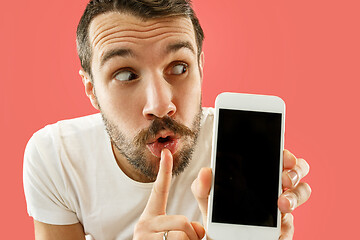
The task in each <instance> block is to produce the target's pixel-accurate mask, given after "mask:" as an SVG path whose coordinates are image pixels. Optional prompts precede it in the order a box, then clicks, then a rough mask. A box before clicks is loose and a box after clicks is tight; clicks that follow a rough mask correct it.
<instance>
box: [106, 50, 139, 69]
mask: <svg viewBox="0 0 360 240" xmlns="http://www.w3.org/2000/svg"><path fill="white" fill-rule="evenodd" d="M134 56H135V54H134V52H133V51H132V50H131V49H127V48H120V49H111V50H109V51H107V52H105V53H104V54H103V56H102V57H101V60H100V66H101V67H102V66H104V64H105V63H106V62H107V61H108V60H110V59H111V58H113V57H134Z"/></svg>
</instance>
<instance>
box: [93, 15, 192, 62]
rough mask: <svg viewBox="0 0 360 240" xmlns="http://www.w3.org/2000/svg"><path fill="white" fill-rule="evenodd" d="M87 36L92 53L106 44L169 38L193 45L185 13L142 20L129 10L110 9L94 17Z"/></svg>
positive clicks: (135, 45) (101, 50)
mask: <svg viewBox="0 0 360 240" xmlns="http://www.w3.org/2000/svg"><path fill="white" fill-rule="evenodd" d="M89 40H90V45H91V47H92V49H93V54H94V55H98V56H99V55H100V56H101V55H102V54H103V53H104V52H105V51H106V50H107V49H109V48H119V47H124V46H126V47H130V48H141V47H144V46H148V45H158V46H159V45H160V47H161V46H162V45H163V44H166V42H171V41H186V42H190V43H191V44H192V45H193V47H194V49H196V40H195V33H194V28H193V25H192V22H191V20H190V19H189V18H186V17H166V18H154V19H148V20H143V19H141V18H138V17H136V16H134V15H131V14H125V13H118V12H110V13H106V14H102V15H99V16H97V17H96V18H94V20H93V21H92V22H91V24H90V27H89Z"/></svg>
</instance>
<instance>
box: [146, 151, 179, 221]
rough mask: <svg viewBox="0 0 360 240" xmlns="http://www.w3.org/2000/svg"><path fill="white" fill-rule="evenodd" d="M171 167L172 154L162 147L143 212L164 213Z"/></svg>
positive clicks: (153, 214)
mask: <svg viewBox="0 0 360 240" xmlns="http://www.w3.org/2000/svg"><path fill="white" fill-rule="evenodd" d="M172 167H173V157H172V154H171V152H170V150H168V149H166V148H164V149H163V150H162V152H161V159H160V166H159V171H158V175H157V178H156V181H155V182H154V185H153V188H152V191H151V194H150V198H149V200H148V202H147V205H146V207H145V210H144V214H148V215H151V216H156V215H164V214H165V213H166V203H167V198H168V195H169V190H170V184H171V178H172Z"/></svg>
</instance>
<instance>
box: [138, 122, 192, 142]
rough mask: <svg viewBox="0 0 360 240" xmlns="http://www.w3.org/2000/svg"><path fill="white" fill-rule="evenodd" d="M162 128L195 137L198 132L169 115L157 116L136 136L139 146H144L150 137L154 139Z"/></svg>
mask: <svg viewBox="0 0 360 240" xmlns="http://www.w3.org/2000/svg"><path fill="white" fill-rule="evenodd" d="M161 130H170V131H172V132H173V133H174V134H176V135H180V136H190V137H195V136H196V132H195V131H193V130H191V129H190V128H189V127H187V126H185V125H184V124H181V123H179V122H177V121H175V120H174V119H172V118H171V117H169V116H165V117H163V118H155V119H154V120H153V121H152V122H151V124H150V126H149V127H147V128H145V129H143V130H141V131H140V132H139V133H138V134H137V135H136V136H135V138H134V143H135V145H137V146H143V145H145V143H146V142H147V141H148V140H149V139H153V138H155V137H156V135H157V134H158V133H159V132H160V131H161Z"/></svg>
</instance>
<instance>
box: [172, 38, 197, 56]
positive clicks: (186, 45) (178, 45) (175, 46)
mask: <svg viewBox="0 0 360 240" xmlns="http://www.w3.org/2000/svg"><path fill="white" fill-rule="evenodd" d="M182 48H187V49H189V50H190V51H191V52H192V53H193V54H194V55H195V49H194V47H193V45H192V44H191V43H190V42H188V41H185V42H177V43H173V44H170V45H168V46H167V48H166V53H171V52H176V51H178V50H180V49H182Z"/></svg>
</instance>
